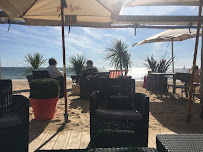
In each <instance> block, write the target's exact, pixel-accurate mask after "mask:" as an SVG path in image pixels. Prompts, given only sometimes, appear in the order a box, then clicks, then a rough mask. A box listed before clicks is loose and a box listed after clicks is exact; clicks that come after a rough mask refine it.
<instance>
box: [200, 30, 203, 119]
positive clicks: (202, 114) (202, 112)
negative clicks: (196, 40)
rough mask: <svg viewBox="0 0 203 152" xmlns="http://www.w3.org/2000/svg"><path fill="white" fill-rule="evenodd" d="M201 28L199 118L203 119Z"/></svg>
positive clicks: (202, 49)
mask: <svg viewBox="0 0 203 152" xmlns="http://www.w3.org/2000/svg"><path fill="white" fill-rule="evenodd" d="M202 84H203V28H202V48H201V71H200V106H201V113H200V119H203V86H202Z"/></svg>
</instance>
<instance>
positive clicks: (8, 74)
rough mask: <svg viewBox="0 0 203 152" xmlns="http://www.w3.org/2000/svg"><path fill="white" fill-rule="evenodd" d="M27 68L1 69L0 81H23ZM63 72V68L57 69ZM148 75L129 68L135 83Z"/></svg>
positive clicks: (103, 69)
mask: <svg viewBox="0 0 203 152" xmlns="http://www.w3.org/2000/svg"><path fill="white" fill-rule="evenodd" d="M28 69H29V68H28V67H1V79H12V80H13V81H25V80H26V78H25V76H23V74H24V73H25V71H27V70H28ZM44 69H45V68H39V70H44ZM59 70H61V71H63V68H59ZM109 70H110V69H107V68H98V71H99V72H108V71H109ZM188 71H189V68H175V72H181V73H188ZM171 72H172V69H169V70H168V71H167V73H171ZM147 73H148V69H147V68H130V69H129V72H128V75H129V76H132V78H133V79H135V81H143V79H144V76H145V75H146V74H147ZM71 75H74V73H73V72H72V71H71V69H70V68H67V69H66V77H67V79H70V80H71Z"/></svg>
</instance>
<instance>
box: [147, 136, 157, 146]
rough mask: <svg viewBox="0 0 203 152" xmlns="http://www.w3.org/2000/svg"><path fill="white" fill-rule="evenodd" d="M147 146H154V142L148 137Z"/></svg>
mask: <svg viewBox="0 0 203 152" xmlns="http://www.w3.org/2000/svg"><path fill="white" fill-rule="evenodd" d="M148 147H149V148H156V143H155V142H154V141H153V140H152V139H151V138H150V137H149V138H148Z"/></svg>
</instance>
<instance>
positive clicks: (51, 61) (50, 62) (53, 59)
mask: <svg viewBox="0 0 203 152" xmlns="http://www.w3.org/2000/svg"><path fill="white" fill-rule="evenodd" d="M56 64H57V61H56V59H55V58H51V59H49V65H56Z"/></svg>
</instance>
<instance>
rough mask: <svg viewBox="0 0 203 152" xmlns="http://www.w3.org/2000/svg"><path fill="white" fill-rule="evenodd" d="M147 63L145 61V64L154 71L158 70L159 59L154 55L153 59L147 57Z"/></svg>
mask: <svg viewBox="0 0 203 152" xmlns="http://www.w3.org/2000/svg"><path fill="white" fill-rule="evenodd" d="M145 61H147V63H144V65H145V66H146V67H147V68H148V69H151V70H152V72H156V71H157V66H158V63H157V61H156V60H155V59H154V57H153V55H152V56H151V59H150V58H149V57H147V60H145Z"/></svg>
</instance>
